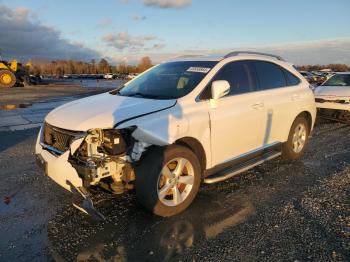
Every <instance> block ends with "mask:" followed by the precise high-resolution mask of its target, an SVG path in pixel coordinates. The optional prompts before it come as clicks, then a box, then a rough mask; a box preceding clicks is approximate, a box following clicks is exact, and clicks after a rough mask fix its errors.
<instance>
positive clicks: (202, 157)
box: [175, 137, 207, 172]
mask: <svg viewBox="0 0 350 262" xmlns="http://www.w3.org/2000/svg"><path fill="white" fill-rule="evenodd" d="M175 144H176V145H182V146H185V147H187V148H189V149H190V150H192V151H193V152H194V153H195V154H196V156H197V157H198V160H199V163H200V165H201V169H202V172H203V171H204V170H206V167H207V157H206V153H205V150H204V148H203V146H202V144H201V143H200V142H199V141H198V140H197V139H196V138H193V137H183V138H180V139H178V140H176V141H175Z"/></svg>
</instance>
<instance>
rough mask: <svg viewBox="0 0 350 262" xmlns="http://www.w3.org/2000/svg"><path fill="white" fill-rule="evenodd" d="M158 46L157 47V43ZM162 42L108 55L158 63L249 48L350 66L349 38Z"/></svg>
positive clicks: (293, 60)
mask: <svg viewBox="0 0 350 262" xmlns="http://www.w3.org/2000/svg"><path fill="white" fill-rule="evenodd" d="M158 45H159V46H158ZM163 47H164V45H162V44H154V45H152V46H150V47H149V48H143V49H142V50H139V52H127V53H124V54H113V55H111V57H112V58H113V60H114V61H115V62H120V61H126V62H128V63H137V62H138V61H139V60H140V59H141V58H142V57H143V56H149V57H151V59H152V61H153V62H154V63H162V62H165V61H167V60H169V59H172V58H175V57H178V56H183V55H213V54H221V55H223V54H227V53H229V52H231V51H239V50H249V51H257V52H266V53H270V54H275V55H280V56H282V57H283V58H284V59H285V60H286V61H288V62H291V63H294V64H296V65H306V64H321V65H327V64H333V63H342V64H347V65H350V38H349V37H347V38H336V39H325V40H319V41H306V42H295V43H287V44H276V45H271V46H250V47H249V46H247V47H244V48H243V47H240V48H234V47H233V48H224V49H200V48H197V49H191V50H190V49H188V50H182V51H173V52H168V51H167V50H162V49H161V48H163Z"/></svg>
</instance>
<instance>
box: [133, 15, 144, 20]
mask: <svg viewBox="0 0 350 262" xmlns="http://www.w3.org/2000/svg"><path fill="white" fill-rule="evenodd" d="M132 20H134V21H143V20H146V16H139V15H134V16H133V17H132Z"/></svg>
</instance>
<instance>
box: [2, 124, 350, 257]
mask: <svg viewBox="0 0 350 262" xmlns="http://www.w3.org/2000/svg"><path fill="white" fill-rule="evenodd" d="M349 131H350V126H346V125H344V124H339V123H329V122H326V123H319V124H318V125H317V127H316V129H315V131H314V133H313V137H312V138H311V139H310V143H309V145H308V149H307V151H306V152H305V155H304V156H303V158H302V159H301V160H298V161H285V160H279V159H277V160H273V161H271V162H268V163H265V164H263V165H261V166H258V167H256V168H254V169H252V170H251V171H248V172H245V173H244V174H242V175H240V176H238V177H235V178H233V179H231V180H228V181H226V182H222V183H219V184H214V185H203V186H202V188H201V191H200V193H199V195H198V197H197V199H196V200H195V202H194V203H193V204H192V205H191V207H190V208H189V209H188V210H186V211H185V212H184V213H182V214H180V215H178V216H175V217H171V218H167V219H164V218H159V217H154V216H153V215H151V214H149V213H147V212H145V211H144V210H143V209H142V208H141V207H140V206H139V204H138V203H137V201H136V199H135V196H134V195H133V194H132V193H129V194H125V195H122V196H110V195H104V194H100V195H97V196H96V197H95V201H96V202H97V205H96V206H97V208H98V209H99V211H100V212H102V213H103V214H104V215H106V221H95V220H93V219H92V218H90V217H89V216H87V215H84V214H82V213H80V212H79V211H78V210H76V209H75V208H73V207H72V206H71V196H70V195H69V194H68V193H66V192H65V191H64V190H63V189H60V188H58V187H57V186H56V185H55V184H54V182H52V181H50V180H49V179H48V178H46V177H44V176H43V175H42V173H41V171H40V170H39V169H38V168H37V167H36V165H35V163H34V156H33V147H34V142H35V137H36V133H37V132H38V130H37V129H31V130H26V131H16V132H0V139H1V143H0V179H1V184H0V197H1V198H2V199H3V201H2V202H1V203H0V261H33V260H35V261H47V260H49V261H52V260H56V261H87V260H91V261H98V260H107V261H167V260H171V261H180V260H181V261H349V260H350V242H349V237H350V203H349V199H350V197H349V193H350V187H349V186H350V140H349Z"/></svg>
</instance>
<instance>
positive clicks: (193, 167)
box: [36, 52, 316, 216]
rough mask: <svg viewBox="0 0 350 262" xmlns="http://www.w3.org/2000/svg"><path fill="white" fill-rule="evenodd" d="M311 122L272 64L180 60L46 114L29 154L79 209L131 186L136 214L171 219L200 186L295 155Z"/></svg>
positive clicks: (290, 71)
mask: <svg viewBox="0 0 350 262" xmlns="http://www.w3.org/2000/svg"><path fill="white" fill-rule="evenodd" d="M315 116H316V107H315V98H314V96H313V93H312V91H311V90H310V88H309V84H308V82H307V81H306V80H305V79H304V78H303V77H302V76H301V75H300V74H299V73H298V72H297V71H296V70H295V69H294V67H293V65H292V64H290V63H287V62H285V61H284V60H283V59H281V58H280V57H277V56H273V55H268V54H262V53H254V52H232V53H229V54H227V55H224V56H217V57H213V56H203V57H202V56H195V57H183V58H178V59H176V60H173V61H170V62H167V63H163V64H160V65H158V66H155V67H153V68H151V69H150V70H148V71H146V72H144V73H143V74H141V75H140V76H138V77H137V78H135V79H134V80H132V81H130V82H128V83H127V84H125V85H124V86H122V87H121V88H118V89H117V90H114V91H111V92H109V93H104V94H100V95H96V96H92V97H88V98H84V99H80V100H77V101H74V102H71V103H68V104H66V105H63V106H61V107H59V108H57V109H55V110H53V111H52V112H51V113H49V114H48V115H47V117H46V119H45V123H44V125H43V126H42V128H41V130H40V133H39V136H38V140H37V143H36V156H37V160H38V162H39V164H40V165H42V166H43V168H44V170H45V173H46V174H47V175H48V176H49V177H51V178H52V179H53V180H54V181H56V182H57V183H58V184H59V185H61V186H62V187H64V188H66V189H67V190H69V191H71V192H79V193H80V194H81V195H82V196H83V197H84V198H85V202H86V201H88V202H89V203H91V200H90V198H89V196H90V195H91V194H92V193H93V192H95V191H96V190H98V189H101V188H102V189H103V190H106V191H109V192H112V193H123V192H125V191H126V190H128V189H132V188H134V187H135V189H136V194H137V197H138V199H139V201H140V202H141V203H142V205H143V206H144V207H146V208H147V209H148V210H150V211H152V212H153V213H155V214H157V215H160V216H171V215H174V214H177V213H179V212H181V211H183V210H184V209H186V208H187V207H188V206H189V205H190V204H191V202H192V201H193V199H194V198H195V196H196V194H197V192H198V189H199V186H200V183H201V182H204V183H215V182H219V181H223V180H225V179H228V178H230V177H232V176H234V175H237V174H239V173H241V172H243V171H245V170H247V169H249V168H252V167H254V166H256V165H258V164H261V163H262V162H264V161H266V160H269V159H273V158H275V157H278V156H280V155H281V154H282V155H284V156H285V157H286V158H290V159H296V158H298V157H300V155H301V154H302V153H303V151H304V149H305V145H306V143H307V140H308V136H309V134H310V132H311V130H312V128H313V125H314V122H315ZM84 206H85V207H86V205H83V208H84ZM80 208H81V207H80Z"/></svg>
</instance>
